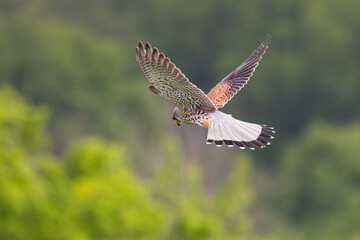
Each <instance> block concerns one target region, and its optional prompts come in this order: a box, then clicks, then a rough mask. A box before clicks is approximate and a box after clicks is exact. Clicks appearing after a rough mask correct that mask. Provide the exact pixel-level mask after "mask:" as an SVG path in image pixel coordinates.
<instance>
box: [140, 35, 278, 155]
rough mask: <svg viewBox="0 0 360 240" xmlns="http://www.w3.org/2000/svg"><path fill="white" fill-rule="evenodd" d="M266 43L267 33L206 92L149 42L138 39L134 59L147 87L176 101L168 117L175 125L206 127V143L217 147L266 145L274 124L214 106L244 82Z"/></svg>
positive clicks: (267, 39)
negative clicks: (243, 118) (243, 117)
mask: <svg viewBox="0 0 360 240" xmlns="http://www.w3.org/2000/svg"><path fill="white" fill-rule="evenodd" d="M269 43H270V35H268V36H266V38H265V40H264V41H263V42H262V43H261V44H260V46H259V47H258V48H257V49H255V50H254V51H253V53H252V54H251V55H250V56H249V57H248V58H247V59H246V60H245V61H244V62H243V63H242V64H241V65H240V66H239V67H237V68H236V69H235V70H234V71H232V72H231V73H230V74H229V75H227V76H226V77H225V78H224V79H223V80H221V81H220V82H219V83H218V84H217V85H216V86H215V87H214V88H213V89H211V91H210V92H209V93H208V94H207V95H205V93H204V92H203V91H202V90H201V89H199V88H198V87H196V86H195V85H194V84H193V83H191V82H190V81H189V80H188V79H187V78H186V77H185V75H184V74H183V73H182V72H181V70H180V69H179V68H177V67H176V66H175V64H174V63H172V62H171V61H170V59H169V58H167V57H165V55H164V53H161V52H159V50H158V49H157V48H152V47H151V45H150V44H149V43H146V44H145V46H144V44H143V43H142V42H139V46H138V47H136V60H137V62H138V64H139V66H140V68H141V70H142V72H143V73H144V75H145V77H146V78H147V79H148V80H149V82H150V85H149V90H150V91H151V92H153V93H155V94H157V95H159V96H164V97H165V98H167V99H168V100H170V101H171V102H172V103H174V104H175V105H176V107H175V108H174V110H173V117H172V119H173V121H174V122H175V123H176V124H177V125H178V126H180V124H181V123H188V124H196V125H198V126H200V127H204V128H207V129H208V135H207V141H206V142H207V144H211V143H213V142H215V144H216V146H218V147H220V146H221V145H222V144H223V143H225V144H226V145H227V146H229V147H233V146H234V145H236V146H238V147H239V148H241V149H245V148H246V147H247V148H249V149H251V150H254V148H255V147H259V148H263V147H265V146H266V145H270V143H269V141H268V139H272V138H274V137H273V136H271V134H272V133H275V131H274V130H273V129H274V128H272V127H268V126H266V125H260V124H254V123H248V122H243V121H240V120H237V119H235V118H233V117H232V116H231V115H229V114H225V113H223V112H221V111H219V110H218V109H219V108H222V107H224V105H225V104H226V103H227V102H228V101H230V99H231V98H232V97H233V96H234V95H235V94H236V93H237V92H238V91H240V89H242V88H243V87H244V86H245V85H246V84H247V82H248V81H249V79H250V77H251V76H252V75H253V73H254V71H255V69H256V67H257V66H258V65H259V61H260V60H261V58H262V56H263V55H264V53H265V51H266V49H267V48H268V45H269Z"/></svg>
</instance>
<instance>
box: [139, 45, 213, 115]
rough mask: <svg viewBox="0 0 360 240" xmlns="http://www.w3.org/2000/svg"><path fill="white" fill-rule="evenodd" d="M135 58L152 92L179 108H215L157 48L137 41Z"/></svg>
mask: <svg viewBox="0 0 360 240" xmlns="http://www.w3.org/2000/svg"><path fill="white" fill-rule="evenodd" d="M136 60H137V62H138V64H139V66H140V68H141V70H142V72H143V73H144V75H145V77H146V78H147V79H148V80H149V82H150V86H149V89H150V90H151V91H152V92H153V93H155V94H157V95H160V96H164V97H165V98H167V99H169V100H170V101H171V102H173V103H174V104H175V105H176V106H177V107H179V108H181V109H195V108H200V109H207V110H215V106H214V104H213V103H212V101H211V100H210V99H209V98H208V97H207V96H206V95H205V93H204V92H203V91H202V90H201V89H199V88H198V87H196V86H195V85H194V84H192V83H191V82H190V81H189V79H187V78H186V77H185V75H184V74H183V73H182V72H181V70H180V69H179V68H177V67H176V66H175V64H173V63H172V62H171V61H170V59H169V58H167V57H165V55H164V54H163V53H160V52H159V50H158V49H157V48H152V47H151V45H150V44H149V43H146V44H145V46H144V45H143V43H142V42H139V46H138V47H136Z"/></svg>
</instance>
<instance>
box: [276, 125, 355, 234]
mask: <svg viewBox="0 0 360 240" xmlns="http://www.w3.org/2000/svg"><path fill="white" fill-rule="evenodd" d="M359 143H360V124H358V123H356V124H350V125H348V126H344V127H336V126H332V125H330V124H328V123H324V122H315V123H312V124H310V126H308V127H307V129H305V130H304V132H303V134H302V135H301V137H300V138H299V139H298V140H297V141H296V142H294V143H293V144H292V145H291V146H290V147H289V149H287V150H286V151H285V153H284V155H283V157H282V161H283V165H282V166H283V169H282V172H283V173H285V174H284V176H283V177H284V179H283V184H282V185H281V186H280V187H281V188H282V195H281V199H282V201H279V203H278V207H279V209H280V210H282V211H284V213H285V214H284V215H285V216H286V218H287V220H288V221H289V222H290V225H291V226H292V227H293V228H296V229H301V230H302V231H301V232H303V235H304V237H303V239H357V238H358V237H359V236H360V231H359V222H360V214H359V212H358V211H357V209H358V207H359V206H360V189H359V184H360V161H359V159H360V148H359Z"/></svg>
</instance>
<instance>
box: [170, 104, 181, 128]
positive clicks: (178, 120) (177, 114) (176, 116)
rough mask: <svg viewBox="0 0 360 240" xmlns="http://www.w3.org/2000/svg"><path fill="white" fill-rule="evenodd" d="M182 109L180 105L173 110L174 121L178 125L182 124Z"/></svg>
mask: <svg viewBox="0 0 360 240" xmlns="http://www.w3.org/2000/svg"><path fill="white" fill-rule="evenodd" d="M180 114H181V112H180V109H179V108H178V107H175V108H174V110H173V118H172V119H173V121H174V122H175V123H176V124H177V125H178V126H180V124H181V117H180Z"/></svg>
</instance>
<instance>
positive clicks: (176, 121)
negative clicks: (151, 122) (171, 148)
mask: <svg viewBox="0 0 360 240" xmlns="http://www.w3.org/2000/svg"><path fill="white" fill-rule="evenodd" d="M173 121H174V123H176V124H177V125H178V126H179V127H180V123H181V122H180V121H179V120H177V119H176V118H173Z"/></svg>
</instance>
